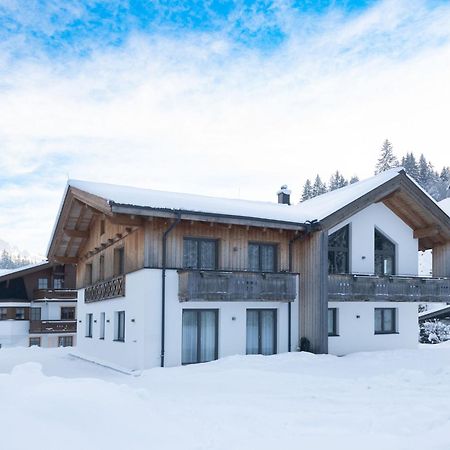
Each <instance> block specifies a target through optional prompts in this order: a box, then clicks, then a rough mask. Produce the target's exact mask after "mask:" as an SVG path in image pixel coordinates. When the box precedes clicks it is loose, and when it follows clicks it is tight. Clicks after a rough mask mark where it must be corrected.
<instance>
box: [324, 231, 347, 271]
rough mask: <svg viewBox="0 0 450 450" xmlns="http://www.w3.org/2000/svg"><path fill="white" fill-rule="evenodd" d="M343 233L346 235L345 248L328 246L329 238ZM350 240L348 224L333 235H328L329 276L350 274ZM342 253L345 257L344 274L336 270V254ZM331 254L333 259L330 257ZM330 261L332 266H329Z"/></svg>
mask: <svg viewBox="0 0 450 450" xmlns="http://www.w3.org/2000/svg"><path fill="white" fill-rule="evenodd" d="M342 231H344V232H345V233H346V235H347V246H346V247H340V246H331V245H330V240H331V239H330V238H332V237H333V235H336V234H337V233H339V232H342ZM350 239H351V229H350V224H349V223H348V224H346V225H344V226H342V227H340V228H339V229H337V230H336V231H334V232H333V233H331V234H329V235H328V273H329V274H331V275H338V274H348V273H350V254H351V253H350ZM338 252H340V253H344V255H345V268H344V272H339V271H337V270H336V253H338ZM332 254H333V257H331V255H332ZM331 260H332V261H333V265H331V264H330V262H331ZM331 267H334V270H331Z"/></svg>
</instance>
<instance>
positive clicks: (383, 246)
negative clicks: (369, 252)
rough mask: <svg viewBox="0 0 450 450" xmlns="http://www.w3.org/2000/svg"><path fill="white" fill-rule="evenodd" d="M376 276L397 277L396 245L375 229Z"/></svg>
mask: <svg viewBox="0 0 450 450" xmlns="http://www.w3.org/2000/svg"><path fill="white" fill-rule="evenodd" d="M375 275H380V276H383V275H395V244H394V243H393V242H392V241H390V240H389V239H388V238H387V237H386V236H385V235H384V234H383V233H381V232H380V231H378V230H377V229H375Z"/></svg>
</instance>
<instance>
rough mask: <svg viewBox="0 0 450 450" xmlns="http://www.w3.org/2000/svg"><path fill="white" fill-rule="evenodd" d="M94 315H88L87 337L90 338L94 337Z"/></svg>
mask: <svg viewBox="0 0 450 450" xmlns="http://www.w3.org/2000/svg"><path fill="white" fill-rule="evenodd" d="M92 322H93V320H92V314H91V313H89V314H86V333H85V336H86V337H88V338H91V337H92Z"/></svg>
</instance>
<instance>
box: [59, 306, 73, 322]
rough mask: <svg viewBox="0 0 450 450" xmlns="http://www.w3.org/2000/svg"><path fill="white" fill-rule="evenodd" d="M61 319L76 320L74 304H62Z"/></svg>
mask: <svg viewBox="0 0 450 450" xmlns="http://www.w3.org/2000/svg"><path fill="white" fill-rule="evenodd" d="M61 320H75V307H74V306H62V307H61Z"/></svg>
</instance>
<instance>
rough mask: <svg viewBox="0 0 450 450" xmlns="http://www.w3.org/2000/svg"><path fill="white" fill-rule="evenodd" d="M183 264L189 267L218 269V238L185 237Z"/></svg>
mask: <svg viewBox="0 0 450 450" xmlns="http://www.w3.org/2000/svg"><path fill="white" fill-rule="evenodd" d="M183 247H184V248H183V266H184V267H185V268H187V269H204V270H208V269H210V270H214V269H217V240H215V239H197V238H184V242H183Z"/></svg>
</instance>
